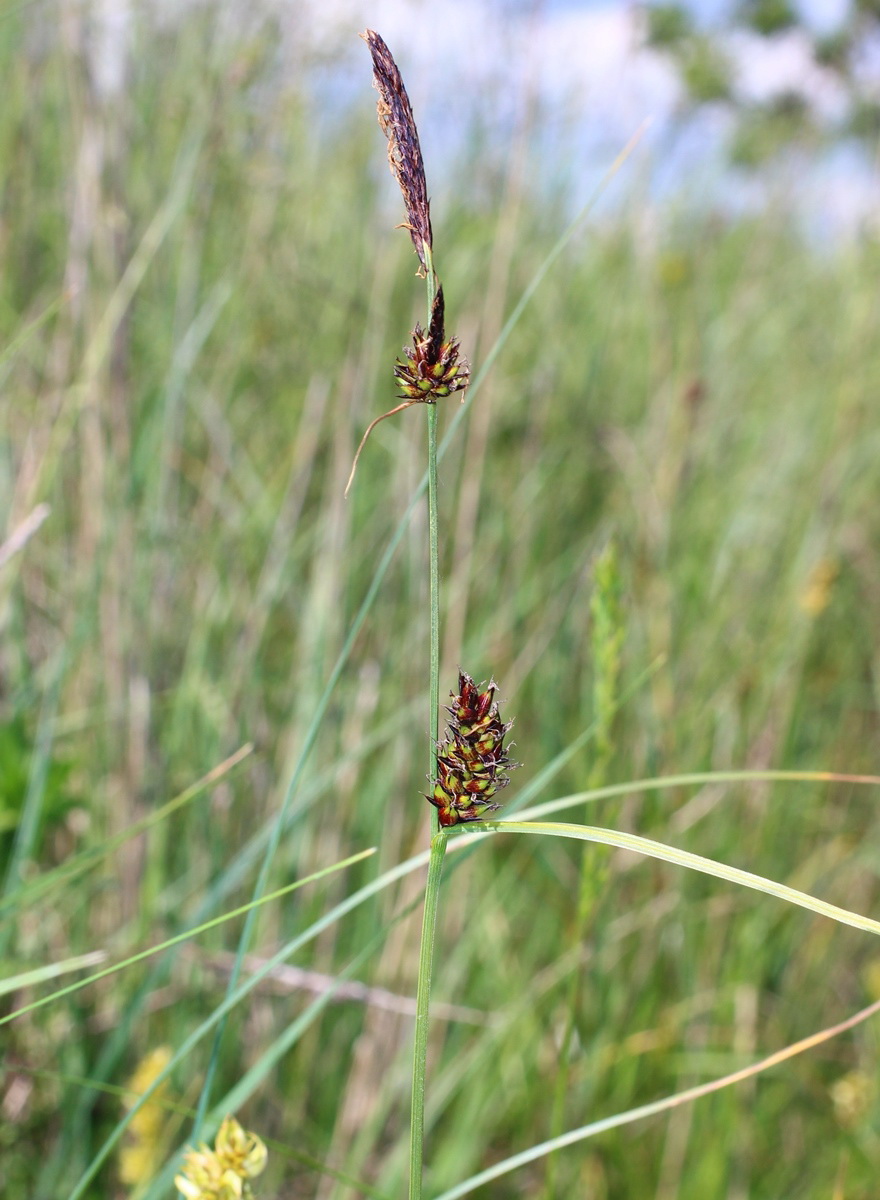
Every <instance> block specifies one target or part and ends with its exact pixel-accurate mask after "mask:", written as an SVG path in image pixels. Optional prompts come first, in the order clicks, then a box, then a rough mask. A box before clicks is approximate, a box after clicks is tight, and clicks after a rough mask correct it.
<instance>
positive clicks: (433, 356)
mask: <svg viewBox="0 0 880 1200" xmlns="http://www.w3.org/2000/svg"><path fill="white" fill-rule="evenodd" d="M445 311H446V305H445V303H444V300H443V285H442V284H440V285H439V286H438V288H437V292H436V294H435V296H434V303H433V304H432V305H431V323H430V325H429V326H428V352H427V358H428V363H429V365H430V366H432V367H435V366H436V365H437V363H438V362H439V361H440V356H441V354H442V352H443V319H444V315H445Z"/></svg>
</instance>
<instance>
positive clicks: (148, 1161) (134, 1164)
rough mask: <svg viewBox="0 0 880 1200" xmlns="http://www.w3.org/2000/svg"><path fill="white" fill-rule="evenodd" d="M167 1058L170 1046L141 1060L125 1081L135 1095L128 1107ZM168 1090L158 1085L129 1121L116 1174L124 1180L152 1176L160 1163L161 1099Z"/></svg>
mask: <svg viewBox="0 0 880 1200" xmlns="http://www.w3.org/2000/svg"><path fill="white" fill-rule="evenodd" d="M170 1061H171V1048H170V1047H169V1046H157V1047H156V1049H155V1050H151V1051H150V1052H149V1054H146V1055H145V1056H144V1057H143V1058H142V1059H141V1061H140V1062H139V1063H138V1065H137V1067H135V1070H134V1073H133V1075H132V1076H131V1078H130V1079H129V1081H128V1086H129V1088H130V1089H131V1091H132V1092H134V1093H135V1096H134V1097H133V1098H130V1099H127V1100H126V1101H125V1104H126V1107H127V1108H132V1107H134V1104H135V1102H136V1099H139V1098H140V1097H141V1096H142V1095H143V1094H144V1092H145V1091H146V1090H147V1088H149V1087H150V1085H151V1084H152V1083H153V1081H154V1080H155V1079H156V1076H157V1075H159V1074H160V1073H161V1072H162V1071H163V1070H164V1069H165V1067H167V1066H168V1063H169V1062H170ZM167 1092H168V1087H167V1084H165V1083H162V1084H160V1085H159V1087H158V1088H157V1089H156V1091H155V1092H154V1093H153V1095H152V1096H151V1097H150V1099H149V1100H148V1101H147V1103H146V1104H144V1105H143V1106H142V1107H141V1108H139V1109H138V1111H137V1112H136V1113H135V1114H134V1116H133V1117H132V1119H131V1121H130V1123H129V1126H128V1134H129V1138H128V1142H127V1144H126V1145H125V1146H123V1148H122V1149H121V1150H120V1152H119V1177H120V1179H121V1180H122V1182H123V1183H127V1184H131V1185H137V1184H139V1183H146V1182H147V1181H148V1180H150V1179H152V1178H153V1176H154V1175H155V1173H156V1171H157V1170H158V1168H159V1166H160V1165H161V1162H162V1158H163V1156H164V1154H165V1146H164V1137H163V1134H164V1130H165V1123H166V1114H165V1109H164V1107H163V1103H162V1102H163V1101H164V1099H165V1098H166V1096H167Z"/></svg>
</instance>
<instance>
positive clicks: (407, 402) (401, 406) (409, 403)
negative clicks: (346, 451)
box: [343, 399, 425, 496]
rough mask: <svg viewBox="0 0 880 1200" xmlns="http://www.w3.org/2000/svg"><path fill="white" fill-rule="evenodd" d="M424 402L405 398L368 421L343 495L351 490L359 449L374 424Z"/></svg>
mask: <svg viewBox="0 0 880 1200" xmlns="http://www.w3.org/2000/svg"><path fill="white" fill-rule="evenodd" d="M424 403H425V401H424V400H423V399H419V400H405V401H404V402H403V404H398V405H397V407H396V408H389V410H388V412H384V413H382V415H381V417H376V419H375V421H371V422H370V424H369V425H368V426H367V431H366V433H365V434H364V436H363V437H362V438H361V444H360V445H359V446H358V448H357V453H356V454H355V456H354V462H353V463H352V464H351V474H350V475H349V477H348V483H347V484H346V485H345V492H344V493H343V495H345V496H347V495H348V493H349V492H350V491H351V485H352V484H353V483H354V473H355V471H356V470H357V465H358V459H359V458H360V456H361V451H362V450H363V448H364V446H365V445H366V444H367V438H368V437H369V436H370V434H371V433H372V432H373V430H374V429H375V428H376V426H377V425H378V424H379V422H380V421H384V420H385V418H386V417H393V416H394V414H395V413H399V412H403V410H404V409H405V408H412V406H413V405H414V404H424Z"/></svg>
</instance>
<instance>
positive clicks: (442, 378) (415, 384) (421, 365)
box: [394, 287, 470, 404]
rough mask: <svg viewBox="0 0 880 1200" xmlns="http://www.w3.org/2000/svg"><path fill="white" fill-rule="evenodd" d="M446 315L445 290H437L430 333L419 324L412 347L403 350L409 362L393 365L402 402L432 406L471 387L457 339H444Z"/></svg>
mask: <svg viewBox="0 0 880 1200" xmlns="http://www.w3.org/2000/svg"><path fill="white" fill-rule="evenodd" d="M443 313H444V303H443V288H442V287H438V288H437V294H436V295H435V297H434V303H433V305H432V306H431V324H430V325H429V326H428V332H427V333H425V331H424V329H422V327H421V325H419V324H417V325H416V327H415V329H414V330H413V332H412V340H413V344H412V346H411V347H410V346H405V347H404V350H403V352H404V354H405V355H406V361H404V360H403V359H402V358H398V360H397V362H396V363H395V365H394V377H395V379H396V380H397V382H398V385H399V386H400V389H401V390H400V392H399V393H398V395H399V396H400V399H401V400H422V401H424V402H425V403H427V404H433V403H434V401H435V400H436V399H437V397H438V396H448V395H450V394H451V393H452V392H459V391H463V390H464V388H466V387H467V385H468V379H469V378H470V365H469V363H468V360H467V359H466V358H459V342H458V338H450V339H449V341H448V342H444V340H443V337H444V329H443ZM462 399H463V398H462Z"/></svg>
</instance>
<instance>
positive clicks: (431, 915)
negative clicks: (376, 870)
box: [409, 817, 447, 1200]
mask: <svg viewBox="0 0 880 1200" xmlns="http://www.w3.org/2000/svg"><path fill="white" fill-rule="evenodd" d="M434 819H435V820H436V817H435V818H434ZM446 840H447V834H446V831H445V830H440V831H439V832H438V833H435V834H434V836H433V837H432V838H431V857H430V860H429V862H428V883H427V886H426V888H425V909H424V913H423V915H422V944H421V949H420V950H419V981H418V988H417V991H416V1030H415V1041H414V1044H413V1072H412V1125H411V1129H410V1153H409V1200H421V1195H422V1162H423V1155H424V1142H425V1074H426V1071H427V1063H428V1015H429V1014H428V1009H429V1005H430V1001H431V976H432V974H433V969H434V933H435V930H436V928H437V908H438V905H439V901H440V879H441V876H442V874H443V859H444V857H445V855H446Z"/></svg>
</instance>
